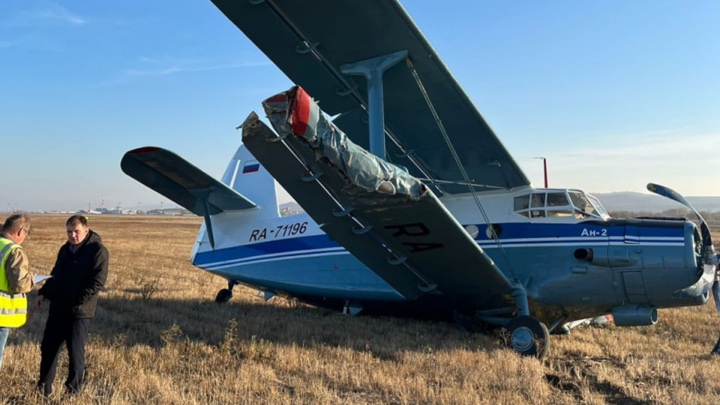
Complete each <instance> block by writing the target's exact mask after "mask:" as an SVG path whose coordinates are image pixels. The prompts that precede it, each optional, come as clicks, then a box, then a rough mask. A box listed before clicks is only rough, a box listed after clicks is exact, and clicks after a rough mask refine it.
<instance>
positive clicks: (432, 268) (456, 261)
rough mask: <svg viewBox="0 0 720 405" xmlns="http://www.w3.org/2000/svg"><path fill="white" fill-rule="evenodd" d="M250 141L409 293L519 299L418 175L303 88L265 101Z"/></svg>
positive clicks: (246, 129)
mask: <svg viewBox="0 0 720 405" xmlns="http://www.w3.org/2000/svg"><path fill="white" fill-rule="evenodd" d="M263 104H264V106H265V110H266V112H267V113H268V118H269V119H270V121H271V122H272V124H273V126H274V127H275V128H276V130H278V132H279V133H280V137H278V136H276V135H275V134H274V133H273V132H272V131H271V130H270V129H269V128H268V127H267V126H266V125H265V124H264V123H262V122H261V121H259V120H258V118H257V115H256V114H254V113H253V114H251V115H250V117H248V119H247V120H246V121H245V122H244V123H243V143H244V145H245V147H247V149H248V150H249V151H251V152H252V153H253V155H254V156H255V157H256V158H257V159H258V160H259V161H260V162H261V163H262V165H263V167H265V168H266V169H267V170H268V171H269V172H270V173H271V174H272V175H273V177H275V179H276V180H278V181H279V182H280V183H281V184H282V185H283V187H284V188H285V189H286V190H287V191H288V192H289V193H290V194H291V195H292V196H293V197H294V198H296V200H297V201H298V203H300V205H302V206H303V208H304V209H305V210H306V212H307V213H308V214H309V215H310V216H311V217H312V218H313V219H314V220H315V221H316V222H317V223H318V224H319V225H320V227H321V229H322V230H323V231H324V232H326V233H327V234H328V235H329V236H330V238H331V239H333V240H335V241H336V242H338V243H339V244H341V245H342V246H343V247H344V248H345V249H347V250H348V251H349V252H350V253H352V254H353V255H354V256H355V257H357V258H358V259H359V260H360V261H362V262H363V263H365V265H367V266H368V267H369V268H370V269H371V270H372V271H374V272H375V273H377V274H378V275H379V276H380V277H382V278H383V279H384V280H385V281H386V282H388V284H390V285H391V286H393V287H394V288H395V289H396V290H397V291H398V292H399V293H400V294H402V295H403V296H405V297H406V298H410V299H412V298H417V297H419V296H421V295H423V294H427V293H445V294H453V295H463V296H466V297H469V298H470V299H472V300H473V302H474V303H475V304H477V305H478V306H482V307H493V306H505V305H512V301H511V300H509V299H508V296H509V294H510V293H511V290H512V284H511V282H510V281H509V280H508V279H507V278H506V276H505V275H504V274H503V273H502V271H501V270H500V269H498V268H497V266H495V264H494V263H493V262H492V260H491V259H490V258H489V257H488V256H486V255H485V253H484V252H483V251H482V249H481V248H480V247H479V246H478V245H477V243H476V242H475V241H474V240H473V238H472V237H470V236H469V235H468V233H467V232H466V231H465V230H464V229H463V227H462V226H461V225H460V224H459V223H458V222H457V221H456V220H455V218H454V217H453V216H452V215H451V214H450V213H449V212H448V211H447V210H446V209H445V207H444V206H443V204H442V203H441V202H440V201H439V200H438V199H437V197H436V196H435V195H434V194H433V193H432V191H431V190H430V189H428V188H427V187H426V186H425V185H424V184H423V183H422V182H420V181H419V180H418V179H416V178H414V177H412V176H411V175H409V174H408V173H406V172H405V171H403V170H402V169H401V168H398V167H396V166H394V165H391V164H388V163H387V162H384V161H383V160H381V159H379V158H377V157H376V156H374V155H371V154H369V153H368V152H367V151H365V150H364V149H362V148H360V147H358V146H357V145H354V144H353V143H352V142H351V141H350V140H348V139H347V138H346V137H345V135H344V134H343V133H342V132H341V131H339V130H338V129H337V128H336V127H334V126H333V124H331V123H329V122H327V120H326V119H325V118H324V116H323V114H321V113H319V108H318V107H317V104H315V103H314V102H312V101H311V99H310V98H309V96H308V95H307V94H306V93H304V92H303V91H302V89H299V88H297V87H296V88H293V89H291V90H290V91H288V92H286V93H281V94H279V95H277V96H274V97H271V98H269V99H268V100H266V101H265V102H264V103H263Z"/></svg>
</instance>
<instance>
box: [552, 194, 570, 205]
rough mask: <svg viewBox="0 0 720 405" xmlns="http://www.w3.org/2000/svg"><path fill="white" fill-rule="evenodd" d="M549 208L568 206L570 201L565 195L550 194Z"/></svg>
mask: <svg viewBox="0 0 720 405" xmlns="http://www.w3.org/2000/svg"><path fill="white" fill-rule="evenodd" d="M547 205H548V207H561V206H563V205H568V199H567V196H566V195H565V193H548V195H547Z"/></svg>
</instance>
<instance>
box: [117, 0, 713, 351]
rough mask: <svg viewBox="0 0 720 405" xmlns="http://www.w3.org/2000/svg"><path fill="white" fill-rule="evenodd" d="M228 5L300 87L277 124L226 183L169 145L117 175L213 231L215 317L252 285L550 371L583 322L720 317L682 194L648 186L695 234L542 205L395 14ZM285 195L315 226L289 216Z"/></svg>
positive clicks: (275, 117) (284, 103)
mask: <svg viewBox="0 0 720 405" xmlns="http://www.w3.org/2000/svg"><path fill="white" fill-rule="evenodd" d="M212 2H213V3H214V4H215V6H216V7H217V8H218V9H219V10H220V11H221V12H222V13H223V14H225V16H226V17H227V18H228V19H229V20H230V21H231V22H232V23H233V24H234V25H236V26H237V27H238V28H239V29H240V30H241V31H242V33H244V34H245V35H246V36H247V37H248V38H249V39H250V40H251V41H252V42H253V43H254V44H255V45H256V46H257V47H258V48H259V49H260V50H261V51H263V52H264V53H265V55H267V56H268V58H269V59H270V60H272V61H273V62H274V63H275V64H276V65H277V66H278V67H279V68H280V69H281V70H282V71H283V72H284V73H285V74H286V75H287V76H288V77H289V78H290V80H291V81H292V82H293V83H295V86H293V87H292V88H291V89H289V90H286V91H282V92H279V93H277V94H275V95H272V96H270V97H268V98H267V99H266V100H264V101H263V102H262V106H263V109H264V115H265V116H266V119H267V121H268V122H269V125H268V123H266V122H265V121H264V120H263V119H261V118H260V116H259V115H258V114H257V113H255V112H252V113H250V115H249V116H248V117H247V118H246V119H245V121H244V122H243V123H242V125H241V126H239V127H238V129H242V144H241V145H240V146H239V148H238V149H237V151H236V152H235V154H234V155H233V157H232V159H231V160H230V162H229V164H228V166H227V169H226V171H225V173H224V175H223V176H222V178H221V179H220V180H217V179H215V178H213V177H212V176H210V175H208V174H206V173H205V172H203V171H202V170H200V169H199V168H197V167H195V166H194V165H192V164H191V163H189V162H188V161H186V160H185V159H184V158H182V157H180V156H178V155H176V154H175V153H173V152H171V151H169V150H167V149H164V148H161V147H155V146H145V147H140V148H137V149H133V150H131V151H128V152H127V153H126V154H125V155H124V156H123V158H122V161H121V168H122V170H123V171H124V172H125V173H126V174H127V175H129V176H131V177H133V178H134V179H136V180H137V181H139V182H140V183H142V184H144V185H146V186H147V187H149V188H151V189H153V190H155V191H157V192H158V193H160V194H162V195H163V196H165V197H167V198H169V199H171V200H172V201H174V202H176V203H177V204H179V205H180V206H182V207H184V208H186V209H188V210H190V211H192V212H193V213H195V214H196V215H199V216H202V217H203V218H204V221H203V224H202V225H201V226H200V230H199V232H198V235H197V238H196V240H195V244H194V245H193V248H192V252H191V262H192V264H193V265H194V266H196V267H199V268H200V269H203V270H205V271H208V272H210V273H212V274H216V275H218V276H221V277H223V278H225V279H227V280H228V288H226V289H222V290H220V291H219V292H218V294H217V296H216V298H215V300H216V301H217V302H219V303H223V302H227V301H228V300H229V299H230V298H231V296H232V290H233V287H234V286H235V285H237V284H242V285H245V286H250V287H253V288H257V289H258V291H259V292H260V293H261V294H262V295H263V297H264V298H265V299H266V300H268V299H270V298H272V297H273V296H275V295H277V294H282V295H284V296H291V297H295V298H297V299H300V300H302V301H305V302H308V303H311V304H314V305H318V306H323V307H329V308H337V309H338V310H342V311H343V312H344V313H349V314H352V315H355V314H358V313H360V312H361V311H363V312H367V313H388V314H403V313H412V312H423V313H431V314H436V315H438V316H448V317H451V319H453V318H454V319H456V320H470V321H471V322H473V323H477V324H481V325H491V326H496V327H503V328H505V330H506V331H507V334H506V335H507V343H508V345H509V346H510V347H511V348H512V349H514V350H515V351H517V352H518V353H520V354H522V355H529V356H536V357H542V356H543V355H544V354H545V353H546V352H547V348H548V346H549V342H550V335H549V334H550V332H552V331H556V330H559V328H560V327H561V326H563V325H569V324H571V322H572V321H576V320H579V319H584V318H592V317H597V316H602V315H604V314H612V317H613V321H614V323H615V324H616V325H617V326H641V325H653V324H655V323H656V322H657V320H658V312H657V310H658V308H673V307H684V306H694V305H703V304H705V303H706V302H707V301H708V299H709V295H710V292H711V290H712V291H713V293H714V296H715V300H716V304H717V305H718V311H719V312H720V298H719V297H718V290H720V287H718V285H719V283H718V282H717V281H716V280H717V277H718V270H717V269H718V262H719V261H720V257H719V256H718V254H717V253H716V251H715V248H714V246H713V244H712V240H711V235H710V231H709V228H708V225H707V224H706V222H705V221H704V219H703V218H702V217H701V216H700V214H698V213H697V211H695V210H694V208H692V206H691V205H690V204H689V203H688V202H687V201H686V200H685V199H684V198H683V197H682V196H681V195H679V194H678V193H676V192H674V191H673V190H671V189H669V188H666V187H663V186H660V185H655V184H649V185H648V188H649V190H650V191H652V192H655V193H657V194H659V195H661V196H665V197H668V198H671V199H673V200H675V201H677V202H679V203H682V204H684V205H686V206H687V207H688V208H690V209H691V210H692V211H693V212H694V213H695V214H696V216H697V222H698V224H697V225H696V224H695V223H694V222H693V221H690V220H688V219H686V218H611V217H610V215H609V214H608V212H607V210H605V208H603V206H602V204H601V203H600V201H599V200H598V199H597V198H595V197H593V196H592V195H590V194H588V193H585V192H583V191H581V190H578V189H561V188H534V187H533V186H532V185H531V184H530V182H529V181H528V179H527V177H526V176H525V174H524V173H523V172H522V170H521V169H520V168H519V166H518V165H517V164H516V162H515V161H514V160H513V158H512V157H511V156H510V154H509V153H508V152H507V150H506V149H505V148H504V146H503V145H502V143H501V142H500V140H499V139H498V138H497V136H496V135H495V134H494V132H493V131H492V129H491V128H490V127H489V125H488V124H487V123H486V122H485V120H484V119H483V117H482V116H481V115H480V113H479V112H478V111H477V109H476V107H475V106H474V105H473V103H472V102H471V101H470V99H469V98H468V96H467V95H466V94H465V93H464V92H463V90H462V89H461V87H460V84H459V83H457V82H456V81H455V79H454V78H453V76H452V74H451V73H450V71H449V70H448V68H447V67H446V66H445V65H444V64H443V62H442V61H441V59H440V57H439V56H438V55H437V54H436V53H435V51H434V50H433V48H432V47H431V46H430V44H429V43H428V41H427V39H426V38H425V37H424V36H423V34H422V33H421V31H420V30H419V28H418V27H417V26H416V25H415V23H414V22H413V21H412V19H411V18H410V16H409V15H408V14H407V12H406V11H405V10H404V9H403V7H402V5H401V4H400V3H399V2H398V1H397V0H373V1H369V0H315V1H313V2H300V1H294V0H244V1H235V0H212ZM350 16H351V17H350ZM321 107H322V108H321ZM280 187H282V188H284V190H286V191H287V193H289V194H290V196H292V197H293V198H294V199H295V201H296V202H297V203H298V204H300V206H301V207H302V208H303V209H304V212H302V213H297V214H294V215H281V212H280V210H279V201H278V190H279V188H280ZM718 343H719V345H720V342H718ZM716 349H717V347H716Z"/></svg>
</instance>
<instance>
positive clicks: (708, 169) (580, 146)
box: [518, 130, 720, 195]
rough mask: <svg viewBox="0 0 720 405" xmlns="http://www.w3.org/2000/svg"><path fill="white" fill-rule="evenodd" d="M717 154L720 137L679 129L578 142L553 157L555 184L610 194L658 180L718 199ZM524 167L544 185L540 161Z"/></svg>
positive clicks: (550, 159)
mask: <svg viewBox="0 0 720 405" xmlns="http://www.w3.org/2000/svg"><path fill="white" fill-rule="evenodd" d="M717 150H720V133H690V132H689V131H681V130H674V131H657V132H651V133H640V134H637V133H635V134H623V135H615V136H605V137H595V138H590V139H588V138H586V139H578V140H577V141H576V142H574V143H573V145H569V146H567V147H564V148H562V149H557V150H555V151H554V152H550V153H548V156H547V158H548V177H549V183H550V184H549V185H550V187H577V188H581V189H584V190H587V191H590V192H609V191H644V190H645V185H646V184H647V183H648V182H655V183H659V184H663V185H666V186H669V187H671V188H675V189H677V190H678V191H680V192H681V193H683V194H685V195H718V193H720V190H719V189H720V187H716V186H715V184H717V181H716V180H715V179H717V177H718V175H720V159H719V158H718V157H717V154H716V151H717ZM526 160H527V161H526ZM518 163H519V164H520V165H521V166H522V167H523V170H524V171H525V173H526V174H527V175H528V177H529V178H530V180H531V181H532V183H533V185H535V186H536V187H538V186H542V167H541V163H540V162H539V161H537V160H536V161H534V162H533V161H530V160H529V159H519V162H518Z"/></svg>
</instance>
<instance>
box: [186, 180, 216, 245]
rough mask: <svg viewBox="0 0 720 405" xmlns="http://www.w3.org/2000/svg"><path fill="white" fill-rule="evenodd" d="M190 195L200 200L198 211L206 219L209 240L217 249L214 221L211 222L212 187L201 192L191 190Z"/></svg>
mask: <svg viewBox="0 0 720 405" xmlns="http://www.w3.org/2000/svg"><path fill="white" fill-rule="evenodd" d="M190 193H191V194H192V195H194V196H195V197H196V198H197V199H198V207H196V209H197V210H199V211H202V216H203V218H204V219H205V228H206V229H207V234H208V240H209V241H210V247H212V248H213V249H214V248H215V236H214V235H213V228H212V221H210V203H209V202H208V199H209V198H210V193H212V187H208V188H204V189H201V190H190Z"/></svg>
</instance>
